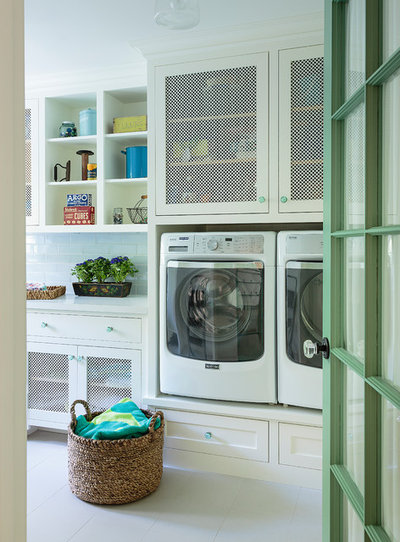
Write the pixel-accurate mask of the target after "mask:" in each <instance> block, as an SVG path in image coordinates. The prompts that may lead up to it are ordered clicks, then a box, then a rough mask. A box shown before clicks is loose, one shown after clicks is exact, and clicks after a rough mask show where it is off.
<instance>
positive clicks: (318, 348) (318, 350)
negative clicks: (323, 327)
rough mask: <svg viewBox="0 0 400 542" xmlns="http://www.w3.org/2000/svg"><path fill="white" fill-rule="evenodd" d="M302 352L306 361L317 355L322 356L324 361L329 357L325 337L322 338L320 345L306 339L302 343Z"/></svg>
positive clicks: (327, 342)
mask: <svg viewBox="0 0 400 542" xmlns="http://www.w3.org/2000/svg"><path fill="white" fill-rule="evenodd" d="M303 352H304V355H305V356H306V358H308V359H311V358H312V357H314V356H316V355H318V354H322V356H323V357H324V358H325V359H328V358H329V355H330V346H329V341H328V339H327V338H326V337H324V338H323V339H322V341H321V342H320V343H319V342H313V341H311V340H310V339H307V340H306V341H304V343H303Z"/></svg>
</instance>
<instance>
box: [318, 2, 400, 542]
mask: <svg viewBox="0 0 400 542" xmlns="http://www.w3.org/2000/svg"><path fill="white" fill-rule="evenodd" d="M325 34H326V41H325V70H326V71H325V85H326V89H325V97H326V103H325V130H326V133H325V155H324V161H325V172H324V173H325V179H324V243H325V247H324V251H325V252H324V335H325V336H326V337H328V338H329V342H330V357H329V359H326V360H324V478H323V497H324V534H323V542H342V541H343V542H358V541H364V542H365V541H371V542H389V541H391V542H400V48H399V47H400V0H325Z"/></svg>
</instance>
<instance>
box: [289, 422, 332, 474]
mask: <svg viewBox="0 0 400 542" xmlns="http://www.w3.org/2000/svg"><path fill="white" fill-rule="evenodd" d="M279 463H280V464H281V465H291V466H293V467H306V468H309V469H318V470H321V469H322V427H310V426H307V425H294V424H289V423H280V424H279Z"/></svg>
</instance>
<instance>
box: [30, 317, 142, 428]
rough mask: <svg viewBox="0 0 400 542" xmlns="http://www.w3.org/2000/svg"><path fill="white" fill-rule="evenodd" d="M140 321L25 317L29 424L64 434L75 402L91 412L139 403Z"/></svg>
mask: <svg viewBox="0 0 400 542" xmlns="http://www.w3.org/2000/svg"><path fill="white" fill-rule="evenodd" d="M142 323H143V319H142V318H130V317H126V318H122V317H115V316H108V317H107V316H91V315H85V316H84V315H76V314H61V313H60V314H53V313H47V312H29V313H28V316H27V329H28V339H29V341H28V355H27V357H28V390H27V391H28V421H29V423H30V425H33V426H42V427H52V428H59V429H65V428H66V425H67V423H68V422H69V407H70V405H71V403H72V402H73V401H74V400H75V399H85V400H87V401H88V403H89V405H90V408H91V409H92V410H93V411H96V410H104V409H106V408H109V407H110V406H112V405H113V404H114V403H116V402H117V401H118V400H120V399H122V398H123V397H132V398H133V400H134V401H135V402H138V403H140V401H141V361H142Z"/></svg>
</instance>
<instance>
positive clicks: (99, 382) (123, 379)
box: [87, 356, 132, 410]
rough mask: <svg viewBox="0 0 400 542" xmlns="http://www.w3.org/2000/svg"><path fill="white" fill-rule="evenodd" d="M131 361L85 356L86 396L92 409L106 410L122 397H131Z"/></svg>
mask: <svg viewBox="0 0 400 542" xmlns="http://www.w3.org/2000/svg"><path fill="white" fill-rule="evenodd" d="M131 382H132V361H131V360H129V359H117V358H104V357H94V356H93V357H92V356H88V358H87V397H88V403H89V405H90V408H91V409H92V410H106V409H108V408H110V407H111V406H112V405H113V404H115V403H116V402H118V401H120V400H121V399H123V398H124V397H132V386H131Z"/></svg>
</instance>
